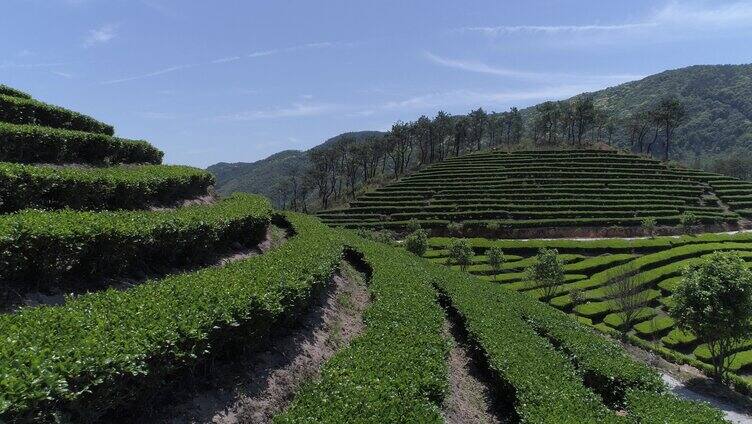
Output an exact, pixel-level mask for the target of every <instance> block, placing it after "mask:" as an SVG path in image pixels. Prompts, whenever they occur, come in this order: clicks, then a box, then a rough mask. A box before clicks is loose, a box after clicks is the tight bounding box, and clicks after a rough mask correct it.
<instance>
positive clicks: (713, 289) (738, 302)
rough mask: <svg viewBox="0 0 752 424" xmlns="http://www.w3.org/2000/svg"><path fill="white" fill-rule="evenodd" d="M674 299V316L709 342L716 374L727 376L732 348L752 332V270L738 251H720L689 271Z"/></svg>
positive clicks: (704, 340) (722, 376)
mask: <svg viewBox="0 0 752 424" xmlns="http://www.w3.org/2000/svg"><path fill="white" fill-rule="evenodd" d="M673 298H674V302H675V306H674V307H673V308H672V309H671V315H672V316H673V317H674V318H675V319H676V321H677V323H678V325H679V326H680V327H681V328H682V329H685V330H689V331H691V332H692V333H693V334H695V335H696V336H697V338H698V339H700V340H701V341H703V342H704V343H707V344H708V347H709V348H710V351H711V352H712V354H713V355H712V356H713V358H714V359H713V365H714V367H715V373H716V376H717V377H719V378H725V377H726V375H727V373H728V366H727V363H726V359H727V357H728V356H729V355H730V354H731V351H730V349H731V347H732V346H733V345H734V344H736V343H738V341H739V340H740V339H743V338H747V337H749V336H750V332H751V331H752V327H751V324H750V321H751V320H752V272H750V270H749V269H748V268H747V267H746V266H745V264H744V260H743V259H742V258H741V257H740V256H739V254H738V253H735V252H725V253H722V252H717V253H714V254H713V255H711V256H710V257H709V258H708V260H707V261H703V262H702V263H700V264H696V265H693V266H690V267H689V268H688V269H687V270H686V271H685V273H684V281H683V282H682V284H681V285H680V286H679V288H678V290H677V291H676V293H674V296H673Z"/></svg>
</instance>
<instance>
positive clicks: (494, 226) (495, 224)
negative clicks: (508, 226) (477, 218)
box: [486, 221, 501, 234]
mask: <svg viewBox="0 0 752 424" xmlns="http://www.w3.org/2000/svg"><path fill="white" fill-rule="evenodd" d="M499 228H501V224H499V221H490V222H488V223H487V224H486V230H487V231H488V232H489V233H491V234H495V233H496V232H497V231H499Z"/></svg>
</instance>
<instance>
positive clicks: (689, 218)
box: [679, 211, 699, 230]
mask: <svg viewBox="0 0 752 424" xmlns="http://www.w3.org/2000/svg"><path fill="white" fill-rule="evenodd" d="M698 222H699V221H698V219H697V216H696V215H695V214H694V213H692V212H690V211H685V212H684V213H683V214H681V216H680V217H679V225H681V226H682V227H683V228H684V229H686V230H689V229H690V228H692V227H693V226H695V225H697V224H698Z"/></svg>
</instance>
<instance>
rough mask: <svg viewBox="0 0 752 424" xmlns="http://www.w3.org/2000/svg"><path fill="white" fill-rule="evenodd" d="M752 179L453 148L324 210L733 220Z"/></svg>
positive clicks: (384, 215)
mask: <svg viewBox="0 0 752 424" xmlns="http://www.w3.org/2000/svg"><path fill="white" fill-rule="evenodd" d="M751 207H752V183H749V182H744V181H740V180H737V179H734V178H730V177H726V176H722V175H716V174H710V173H706V172H701V171H694V170H690V169H685V168H680V167H675V166H669V165H666V164H664V163H661V162H658V161H655V160H651V159H647V158H644V157H641V156H635V155H630V154H622V153H619V152H616V151H604V150H567V151H530V152H525V151H522V152H513V153H507V152H504V151H500V150H491V151H485V152H479V153H473V154H469V155H465V156H459V157H453V158H450V159H447V160H446V161H444V162H441V163H438V164H435V165H431V166H428V167H426V168H424V169H422V170H420V171H418V172H416V173H414V174H413V175H410V176H407V177H404V178H402V179H401V180H399V181H398V182H395V183H393V184H389V185H387V186H385V187H382V188H379V189H376V190H373V191H371V192H367V193H365V194H363V195H362V196H360V197H359V198H357V200H355V201H353V202H351V203H350V205H349V207H347V208H342V209H331V210H327V211H324V212H321V213H319V216H320V217H321V218H322V220H323V221H324V222H326V223H328V224H330V225H337V226H343V227H361V228H363V227H366V228H368V227H370V228H389V229H401V228H404V227H405V226H406V225H407V224H408V223H409V222H410V221H411V220H412V221H413V222H415V221H417V223H419V224H421V225H423V226H424V227H429V228H437V229H441V228H443V227H446V225H447V224H448V223H450V222H455V223H460V222H461V223H463V224H464V225H465V226H466V227H481V228H485V227H489V226H490V227H491V228H494V229H501V230H504V229H515V228H538V227H546V228H547V227H575V226H577V227H588V226H590V227H607V226H617V225H618V226H636V225H637V226H638V225H640V223H641V222H642V220H643V219H644V218H645V217H653V218H655V220H656V223H657V224H658V225H678V224H680V223H681V222H682V221H681V217H682V216H683V215H684V214H685V213H691V214H692V215H693V216H694V219H696V221H697V222H698V223H704V224H719V223H728V224H735V223H736V222H737V221H738V220H739V219H740V218H742V217H747V216H749V215H751V214H752V210H750V208H751Z"/></svg>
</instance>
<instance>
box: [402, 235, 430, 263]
mask: <svg viewBox="0 0 752 424" xmlns="http://www.w3.org/2000/svg"><path fill="white" fill-rule="evenodd" d="M405 249H407V251H408V252H411V253H414V254H416V255H418V256H423V255H424V254H425V253H426V250H428V234H426V230H423V229H421V228H419V229H417V230H415V231H413V233H412V234H410V235H409V236H407V238H406V239H405Z"/></svg>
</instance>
